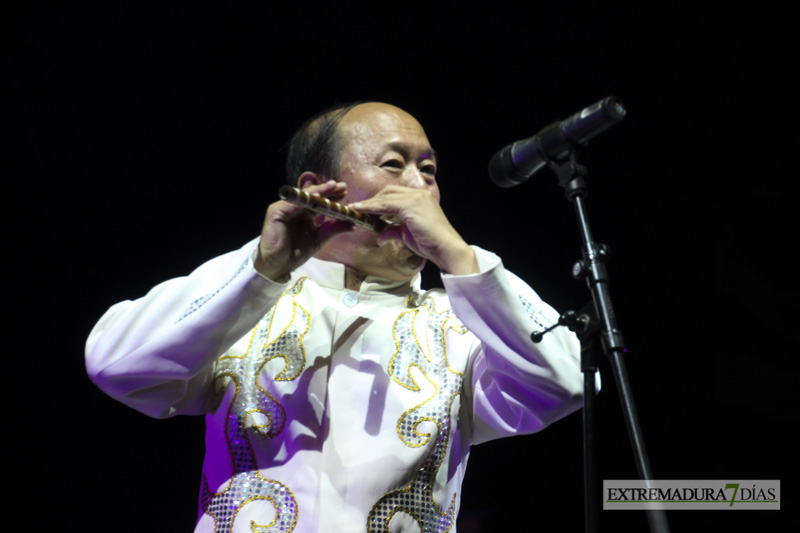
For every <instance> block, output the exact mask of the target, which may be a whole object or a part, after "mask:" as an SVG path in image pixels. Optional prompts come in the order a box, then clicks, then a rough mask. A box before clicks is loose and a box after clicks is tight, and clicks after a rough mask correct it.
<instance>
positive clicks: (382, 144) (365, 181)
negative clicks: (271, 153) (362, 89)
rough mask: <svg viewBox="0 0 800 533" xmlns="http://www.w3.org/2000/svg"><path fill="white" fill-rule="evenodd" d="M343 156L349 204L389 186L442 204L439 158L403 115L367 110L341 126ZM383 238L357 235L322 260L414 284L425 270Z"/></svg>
mask: <svg viewBox="0 0 800 533" xmlns="http://www.w3.org/2000/svg"><path fill="white" fill-rule="evenodd" d="M338 134H339V135H340V145H341V146H342V153H341V157H340V168H339V175H338V176H337V179H338V181H342V182H344V183H346V184H347V196H346V197H345V198H344V201H343V203H345V204H347V203H351V202H357V201H360V200H365V199H367V198H371V197H373V196H375V195H376V194H377V193H378V192H380V191H381V190H383V188H384V187H386V186H387V185H401V186H404V187H412V188H418V189H428V190H430V191H431V193H432V194H433V195H434V196H435V198H436V199H437V201H438V200H439V188H438V186H437V184H436V179H435V175H436V157H435V155H434V153H433V149H432V148H431V145H430V143H429V142H428V138H427V136H426V135H425V131H424V130H423V129H422V126H421V125H420V124H419V122H417V120H416V119H415V118H414V117H412V116H411V115H409V114H408V113H406V112H405V111H403V110H402V109H399V108H396V107H394V106H390V105H388V104H381V103H367V104H361V105H358V106H356V107H355V108H353V109H352V110H350V111H349V112H348V113H347V114H346V115H345V116H344V117H343V118H342V121H341V122H340V124H339V130H338ZM376 239H377V234H375V233H374V232H371V231H366V230H362V229H356V230H355V231H354V232H352V233H346V234H342V235H338V236H337V237H335V238H333V239H332V240H331V241H330V242H328V243H327V245H326V246H325V248H324V249H323V253H322V254H320V257H321V258H324V259H330V260H334V261H338V262H340V263H344V264H345V265H347V266H350V267H351V268H354V269H355V270H356V271H359V272H361V273H363V274H374V275H379V276H382V277H385V278H388V279H396V280H401V279H408V278H410V277H411V276H413V275H414V274H415V273H416V272H418V271H419V270H421V269H422V267H423V266H424V265H425V260H424V259H422V258H421V257H419V256H417V255H416V254H414V253H412V252H411V251H410V250H409V249H408V248H407V247H406V246H405V245H404V244H402V243H400V242H399V241H389V242H388V243H386V244H384V245H383V246H378V245H377V242H376Z"/></svg>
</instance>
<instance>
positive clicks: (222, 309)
mask: <svg viewBox="0 0 800 533" xmlns="http://www.w3.org/2000/svg"><path fill="white" fill-rule="evenodd" d="M256 242H257V241H253V242H250V243H248V244H247V245H246V246H245V247H243V248H242V249H240V250H238V251H236V252H231V253H229V254H226V255H223V256H220V257H217V258H216V259H213V260H211V261H209V262H207V263H205V264H203V265H202V266H201V267H199V268H198V269H197V270H195V271H194V272H192V273H191V274H190V275H189V276H187V277H182V278H176V279H173V280H170V281H166V282H164V283H162V284H160V285H158V286H156V287H155V288H153V289H152V290H151V291H150V292H149V293H148V294H147V295H146V296H144V297H143V298H140V299H138V300H134V301H124V302H120V303H118V304H116V305H114V306H112V307H111V308H110V309H109V310H108V311H107V312H106V313H105V315H103V317H102V318H101V319H100V321H99V322H98V323H97V324H96V325H95V327H94V329H93V330H92V332H91V334H90V335H89V339H88V341H87V343H86V369H87V372H88V374H89V377H90V379H91V380H92V381H93V382H94V383H95V384H97V386H98V387H100V388H101V389H102V390H103V391H104V392H106V393H107V394H108V395H109V396H111V397H112V398H115V399H117V400H119V401H120V402H122V403H124V404H126V405H128V406H130V407H132V408H134V409H136V410H138V411H141V412H143V413H145V414H147V415H150V416H152V417H156V418H166V417H169V416H173V415H176V414H201V413H204V412H207V411H208V410H209V408H210V407H211V405H210V401H211V398H212V395H211V394H209V392H210V387H211V379H212V373H213V367H214V362H215V361H216V360H217V358H218V357H219V356H221V355H222V354H223V353H224V352H225V350H227V349H228V348H229V347H231V346H232V345H233V344H234V343H235V342H236V341H237V340H239V339H240V338H241V337H243V336H244V335H246V334H247V332H248V331H249V330H250V329H252V328H253V327H254V326H255V324H256V323H257V322H258V320H259V319H260V318H261V317H262V316H263V315H264V313H266V312H267V310H269V308H270V307H271V306H272V305H273V304H274V302H275V301H276V300H277V299H278V298H279V297H280V295H281V293H282V292H283V291H284V290H285V288H286V285H284V284H280V283H274V282H272V281H270V280H268V279H266V278H264V277H262V276H260V275H259V274H258V272H257V271H256V270H255V268H254V266H253V260H252V255H253V251H254V249H255V243H256Z"/></svg>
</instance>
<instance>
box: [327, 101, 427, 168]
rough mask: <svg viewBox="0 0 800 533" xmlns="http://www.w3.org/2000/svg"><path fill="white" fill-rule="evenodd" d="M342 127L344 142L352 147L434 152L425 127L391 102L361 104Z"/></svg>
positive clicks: (375, 149)
mask: <svg viewBox="0 0 800 533" xmlns="http://www.w3.org/2000/svg"><path fill="white" fill-rule="evenodd" d="M339 127H340V134H341V135H342V140H343V141H344V145H345V146H346V147H347V148H349V149H351V150H356V151H359V152H361V151H364V152H372V151H379V150H384V149H387V148H389V149H398V148H405V149H407V150H415V151H423V152H430V155H431V156H432V155H433V150H432V149H431V146H430V143H429V142H428V137H427V136H426V135H425V130H424V129H423V128H422V125H420V123H419V122H418V121H417V119H415V118H414V117H413V116H411V115H410V114H408V113H406V112H405V111H403V110H402V109H400V108H397V107H394V106H390V105H388V104H361V105H358V106H356V107H355V108H353V109H352V110H350V111H349V112H348V113H347V114H346V115H345V116H344V117H342V121H341V123H340V125H339ZM347 148H346V149H347Z"/></svg>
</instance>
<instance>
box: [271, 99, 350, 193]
mask: <svg viewBox="0 0 800 533" xmlns="http://www.w3.org/2000/svg"><path fill="white" fill-rule="evenodd" d="M362 103H364V102H363V101H357V102H351V103H349V104H339V105H336V106H334V107H331V108H329V109H327V110H325V111H323V112H321V113H318V114H316V115H314V116H313V117H311V118H309V119H308V120H306V121H305V122H304V123H303V125H302V126H300V127H299V128H298V129H297V131H295V132H294V135H292V138H291V140H290V141H289V144H288V153H287V155H286V183H288V184H289V185H291V186H292V187H296V186H297V178H299V177H300V175H301V174H302V173H303V172H315V173H317V174H320V175H322V176H323V177H324V178H325V179H336V175H337V174H338V173H339V162H340V161H339V157H340V154H341V146H340V145H339V141H340V138H339V135H338V129H339V123H340V122H341V121H342V117H344V116H345V115H346V114H347V112H348V111H350V110H351V109H353V108H354V107H355V106H357V105H359V104H362Z"/></svg>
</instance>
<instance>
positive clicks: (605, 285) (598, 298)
mask: <svg viewBox="0 0 800 533" xmlns="http://www.w3.org/2000/svg"><path fill="white" fill-rule="evenodd" d="M548 164H549V166H550V167H551V168H552V169H553V170H554V171H555V172H556V174H557V175H558V181H559V185H561V186H562V187H564V190H565V194H566V197H567V199H568V200H569V201H570V202H572V204H573V205H574V207H575V213H576V215H577V217H578V226H579V230H580V233H581V239H582V242H583V249H582V255H583V259H581V260H579V261H578V262H577V263H575V266H574V267H573V275H574V276H575V277H576V278H578V279H580V278H585V279H586V283H587V286H588V288H589V291H590V292H591V294H592V302H593V303H594V309H595V312H596V316H597V320H599V321H600V324H599V328H600V339H601V342H602V347H603V352H604V353H605V355H606V356H607V357H609V358H610V360H611V367H612V370H613V372H614V380H615V381H616V384H617V389H618V391H619V395H620V402H621V404H622V411H623V415H624V417H625V423H626V426H627V429H628V435H629V437H630V440H631V446H632V447H633V453H634V459H635V461H636V469H637V471H638V473H639V477H640V478H641V479H642V480H650V479H652V472H651V470H650V462H649V459H648V457H647V451H646V450H645V445H644V439H643V437H642V433H641V428H640V426H639V419H638V416H637V414H636V407H635V405H634V402H633V396H632V393H631V389H630V385H629V382H628V373H627V369H626V367H625V360H624V359H623V354H624V353H625V352H626V348H625V342H624V340H623V338H622V332H621V331H620V330H619V329H618V328H617V321H616V315H615V314H614V309H613V306H612V302H611V293H610V290H609V278H608V272H607V270H606V263H605V259H606V255H607V250H606V247H605V246H604V245H603V244H600V243H596V242H594V240H593V239H592V233H591V229H590V227H589V220H588V216H587V213H586V205H585V198H586V195H587V193H588V189H587V185H586V169H585V168H584V167H583V166H581V165H579V164H578V163H577V162H576V160H575V154H574V152H571V153H570V159H569V161H567V162H565V163H562V164H561V165H558V164H555V163H553V162H552V161H549V162H548ZM596 352H597V350H596V349H595V347H594V346H592V343H591V342H590V343H589V345H588V347H587V348H586V349H583V350H582V354H581V371H582V372H583V373H584V407H583V422H584V477H585V487H584V491H585V498H586V502H585V505H586V531H587V532H589V533H591V532H594V531H597V523H598V512H599V509H600V504H599V501H598V498H597V496H598V494H602V491H600V490H596V486H597V485H596V484H597V481H598V480H597V479H596V472H597V466H596V464H595V459H594V409H595V395H596V389H595V373H596V372H597V366H598V365H597V363H598V361H597V356H596V355H595V354H596ZM645 513H646V514H647V521H648V524H649V526H650V531H651V532H653V533H668V532H669V527H668V525H667V518H666V513H665V512H664V511H663V510H648V511H645Z"/></svg>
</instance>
